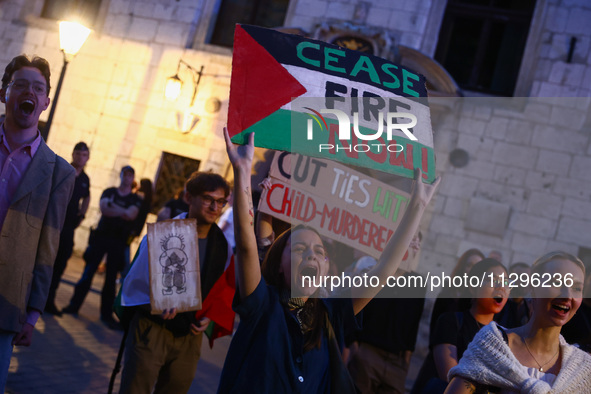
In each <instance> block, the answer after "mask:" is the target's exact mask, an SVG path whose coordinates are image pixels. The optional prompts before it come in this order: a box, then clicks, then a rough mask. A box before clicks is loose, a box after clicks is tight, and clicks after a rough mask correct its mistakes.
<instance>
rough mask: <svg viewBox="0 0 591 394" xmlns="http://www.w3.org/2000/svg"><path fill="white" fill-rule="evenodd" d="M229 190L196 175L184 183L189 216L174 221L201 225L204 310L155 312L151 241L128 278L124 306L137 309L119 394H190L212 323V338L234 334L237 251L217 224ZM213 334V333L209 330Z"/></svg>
mask: <svg viewBox="0 0 591 394" xmlns="http://www.w3.org/2000/svg"><path fill="white" fill-rule="evenodd" d="M229 193H230V188H229V186H228V183H227V182H226V181H225V180H224V178H222V177H221V176H220V175H218V174H215V173H212V172H194V173H193V174H192V175H191V176H190V177H189V179H188V180H187V182H186V183H185V193H184V199H185V202H186V203H187V204H188V205H189V212H188V213H182V214H181V215H179V216H177V217H176V218H175V219H186V218H188V219H196V220H197V239H198V240H197V242H198V249H199V266H200V278H201V297H202V300H203V302H202V305H203V307H202V309H201V310H200V311H197V313H195V312H183V313H176V309H171V310H166V311H164V313H162V314H161V315H152V314H151V313H150V278H149V255H148V244H147V236H145V237H144V238H143V240H142V242H141V244H140V247H139V250H138V253H137V257H136V258H135V260H134V262H133V263H132V265H131V268H130V270H129V273H128V274H127V276H126V277H125V280H124V282H123V286H122V290H121V304H122V305H123V306H125V307H133V312H132V317H131V319H130V323H129V327H128V333H129V335H128V336H127V339H126V342H125V349H126V350H125V357H124V360H123V372H122V375H121V389H120V393H152V392H155V393H186V392H187V391H188V390H189V388H190V387H191V383H192V381H193V377H194V376H195V370H196V369H197V362H198V361H199V358H200V355H201V342H202V338H203V332H204V331H205V330H206V329H207V328H208V327H209V326H210V323H212V328H211V330H212V331H213V332H215V334H214V335H213V336H210V345H211V341H212V340H213V338H215V337H217V336H222V335H227V334H231V333H232V328H233V324H234V313H233V312H232V310H231V308H230V305H231V304H232V298H233V297H234V279H233V274H234V269H233V265H231V264H230V261H231V257H232V252H231V249H230V247H229V245H228V242H227V240H226V238H225V236H224V233H223V232H222V230H221V229H220V228H219V227H218V226H217V224H216V221H217V219H218V218H219V216H220V214H221V213H222V208H223V207H224V206H225V205H226V204H227V203H228V195H229ZM208 332H209V331H208Z"/></svg>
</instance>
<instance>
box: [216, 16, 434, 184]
mask: <svg viewBox="0 0 591 394" xmlns="http://www.w3.org/2000/svg"><path fill="white" fill-rule="evenodd" d="M335 110H338V111H340V113H341V114H342V115H343V116H340V117H339V114H337V113H335ZM341 122H344V123H341ZM347 122H348V123H347ZM228 130H229V133H230V136H231V137H232V141H233V142H235V143H239V144H243V143H245V141H246V140H247V139H246V136H247V135H248V134H250V133H251V132H256V134H257V137H256V138H255V143H256V145H257V146H260V147H264V148H269V149H275V150H283V151H290V152H297V153H301V154H304V155H306V156H315V157H322V158H328V159H332V160H337V161H341V162H343V163H347V164H352V165H356V166H360V167H369V168H374V169H378V170H381V171H385V172H390V173H395V174H398V175H402V176H405V177H409V178H412V176H413V168H416V167H421V168H422V170H423V172H424V173H425V174H426V175H425V178H426V179H425V180H427V181H431V180H433V179H434V178H435V160H434V153H433V136H432V130H431V118H430V112H429V107H428V105H427V91H426V87H425V78H424V77H423V76H422V75H419V74H417V73H415V72H413V71H412V70H409V69H407V68H404V67H402V66H400V65H397V64H394V63H392V62H390V61H388V60H386V59H382V58H379V57H376V56H372V55H369V54H365V53H362V52H358V51H353V50H349V49H345V48H341V47H337V46H335V45H331V44H328V43H325V42H322V41H317V40H312V39H308V38H304V37H301V36H296V35H291V34H285V33H281V32H278V31H275V30H272V29H265V28H261V27H255V26H248V25H236V30H235V33H234V53H233V59H232V80H231V87H230V103H229V110H228Z"/></svg>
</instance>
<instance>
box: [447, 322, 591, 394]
mask: <svg viewBox="0 0 591 394" xmlns="http://www.w3.org/2000/svg"><path fill="white" fill-rule="evenodd" d="M560 349H561V351H562V366H561V368H560V373H559V374H558V376H557V377H556V380H555V381H554V383H553V384H552V386H550V385H549V384H548V383H547V382H545V381H543V380H539V379H536V378H532V377H531V376H530V375H529V374H528V371H527V367H525V366H524V365H522V364H521V363H520V362H519V361H518V360H517V359H516V358H515V356H514V355H513V353H512V352H511V349H510V348H509V346H508V345H507V344H506V343H505V341H504V340H503V335H502V334H501V332H500V330H499V328H498V327H497V325H496V323H495V322H492V323H490V324H489V325H487V326H486V327H483V328H482V329H481V330H480V331H479V332H478V334H476V336H475V337H474V339H473V340H472V342H471V343H470V345H469V346H468V349H467V350H466V351H465V352H464V355H463V356H462V359H461V360H460V363H459V364H458V365H457V366H455V367H453V368H452V369H451V370H450V371H449V374H448V376H449V379H450V381H451V379H452V378H453V377H454V376H461V377H464V378H466V379H469V380H471V381H474V382H478V383H481V384H485V385H490V386H494V387H500V388H501V389H502V390H503V391H509V392H517V393H533V394H542V393H577V394H579V393H581V394H583V393H591V356H590V355H589V354H587V353H585V352H583V351H582V350H580V349H578V348H576V347H574V346H571V345H569V344H568V343H566V341H565V340H564V338H563V337H562V335H561V336H560Z"/></svg>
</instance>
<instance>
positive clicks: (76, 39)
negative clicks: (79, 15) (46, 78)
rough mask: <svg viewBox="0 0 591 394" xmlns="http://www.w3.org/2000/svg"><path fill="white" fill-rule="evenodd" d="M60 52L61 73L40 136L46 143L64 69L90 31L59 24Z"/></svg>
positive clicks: (78, 25) (82, 27)
mask: <svg viewBox="0 0 591 394" xmlns="http://www.w3.org/2000/svg"><path fill="white" fill-rule="evenodd" d="M59 26H60V50H61V51H62V53H63V55H64V65H63V66H62V71H61V73H60V79H59V80H58V82H57V87H56V88H55V95H54V96H53V104H51V110H50V111H49V116H48V118H47V123H46V124H45V128H44V129H43V131H42V132H41V136H42V137H43V138H44V139H45V141H47V137H49V128H50V127H51V122H52V121H53V115H54V113H55V108H56V107H57V100H58V98H59V95H60V90H61V89H62V83H63V82H64V76H65V75H66V69H67V68H68V63H69V62H70V61H71V60H72V59H73V58H74V56H76V54H77V53H78V51H79V50H80V48H82V45H84V42H85V41H86V39H87V38H88V35H89V34H90V31H91V30H90V29H89V28H87V27H85V26H82V25H81V24H79V23H76V22H64V21H62V22H60V23H59Z"/></svg>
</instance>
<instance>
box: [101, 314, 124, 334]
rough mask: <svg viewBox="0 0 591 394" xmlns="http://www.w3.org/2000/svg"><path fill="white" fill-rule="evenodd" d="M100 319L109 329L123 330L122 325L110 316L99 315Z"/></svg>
mask: <svg viewBox="0 0 591 394" xmlns="http://www.w3.org/2000/svg"><path fill="white" fill-rule="evenodd" d="M101 321H102V322H103V324H104V325H105V326H107V327H108V328H110V329H111V330H118V331H123V327H121V324H120V323H119V322H118V321H117V320H115V319H113V318H112V317H101Z"/></svg>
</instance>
